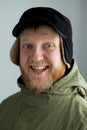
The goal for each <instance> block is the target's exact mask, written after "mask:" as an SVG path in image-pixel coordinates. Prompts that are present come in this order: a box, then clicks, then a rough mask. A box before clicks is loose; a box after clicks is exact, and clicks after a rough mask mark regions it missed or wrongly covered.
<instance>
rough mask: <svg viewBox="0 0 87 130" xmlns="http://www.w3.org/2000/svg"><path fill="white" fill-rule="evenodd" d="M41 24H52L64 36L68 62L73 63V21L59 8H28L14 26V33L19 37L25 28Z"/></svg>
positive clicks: (65, 53) (65, 54)
mask: <svg viewBox="0 0 87 130" xmlns="http://www.w3.org/2000/svg"><path fill="white" fill-rule="evenodd" d="M39 25H48V26H50V27H51V28H53V29H54V30H55V31H56V32H57V33H58V34H59V35H60V36H61V37H62V40H63V47H64V56H65V59H66V62H67V63H69V64H71V60H72V55H73V47H72V46H73V43H72V27H71V23H70V20H69V19H68V18H67V17H65V16H64V15H63V14H61V13H60V12H58V11H57V10H55V9H53V8H49V7H35V8H30V9H28V10H26V11H25V12H24V13H23V14H22V16H21V18H20V20H19V22H18V24H17V25H16V26H15V27H14V29H13V31H12V34H13V36H15V37H18V36H19V35H20V33H21V32H22V31H23V30H24V29H25V28H27V27H33V26H39Z"/></svg>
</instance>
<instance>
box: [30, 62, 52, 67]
mask: <svg viewBox="0 0 87 130" xmlns="http://www.w3.org/2000/svg"><path fill="white" fill-rule="evenodd" d="M28 65H29V66H51V64H50V63H48V62H45V61H30V62H29V63H28Z"/></svg>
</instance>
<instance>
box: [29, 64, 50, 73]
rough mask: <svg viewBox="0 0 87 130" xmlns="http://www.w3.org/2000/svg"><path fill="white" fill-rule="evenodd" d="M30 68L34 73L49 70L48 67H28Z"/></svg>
mask: <svg viewBox="0 0 87 130" xmlns="http://www.w3.org/2000/svg"><path fill="white" fill-rule="evenodd" d="M30 68H31V69H32V70H33V71H35V72H43V71H45V70H47V69H48V68H49V66H48V65H47V66H30Z"/></svg>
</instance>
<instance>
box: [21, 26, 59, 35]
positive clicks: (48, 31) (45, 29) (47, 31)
mask: <svg viewBox="0 0 87 130" xmlns="http://www.w3.org/2000/svg"><path fill="white" fill-rule="evenodd" d="M32 34H35V35H37V34H39V35H43V36H59V34H58V33H57V32H56V31H55V30H54V29H52V28H51V27H49V26H46V25H41V26H38V27H29V28H27V29H24V30H23V31H22V32H21V34H20V37H24V36H25V37H26V36H31V35H32Z"/></svg>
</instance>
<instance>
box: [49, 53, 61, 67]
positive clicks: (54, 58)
mask: <svg viewBox="0 0 87 130" xmlns="http://www.w3.org/2000/svg"><path fill="white" fill-rule="evenodd" d="M48 58H49V61H50V63H51V64H52V66H53V67H55V68H58V66H61V64H62V63H63V61H62V58H61V55H60V53H58V52H56V53H54V54H52V55H48Z"/></svg>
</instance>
